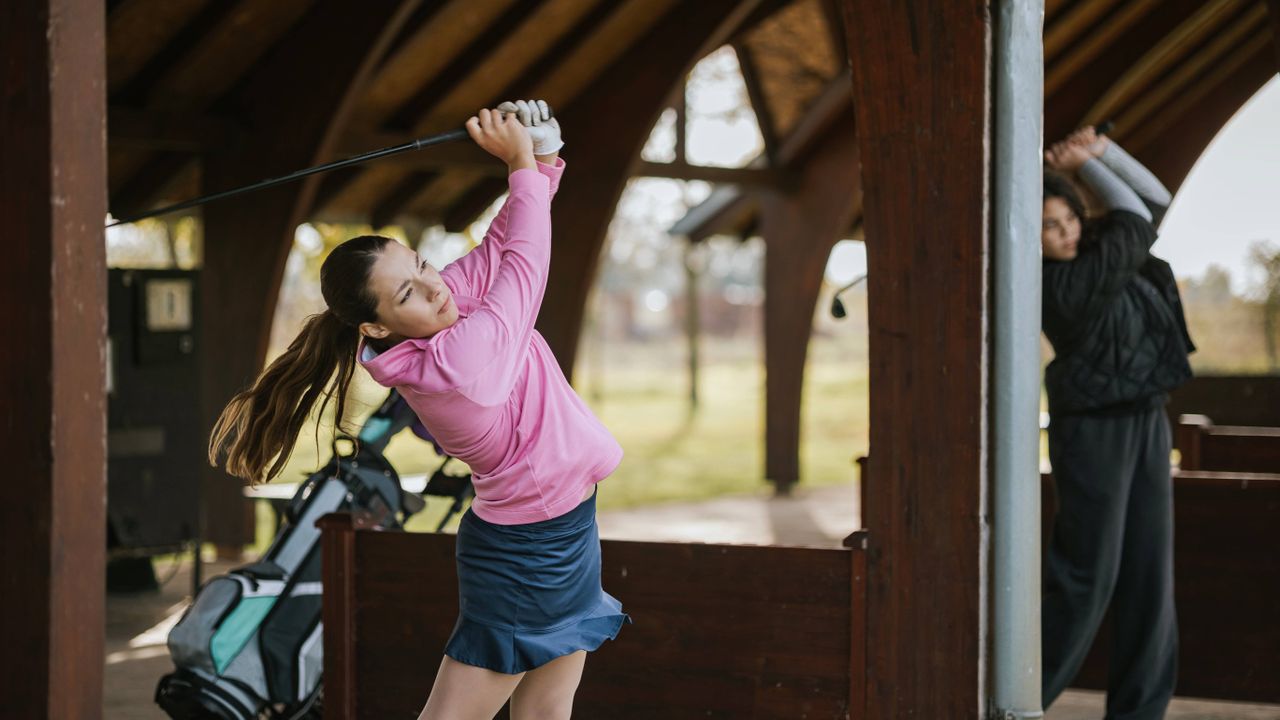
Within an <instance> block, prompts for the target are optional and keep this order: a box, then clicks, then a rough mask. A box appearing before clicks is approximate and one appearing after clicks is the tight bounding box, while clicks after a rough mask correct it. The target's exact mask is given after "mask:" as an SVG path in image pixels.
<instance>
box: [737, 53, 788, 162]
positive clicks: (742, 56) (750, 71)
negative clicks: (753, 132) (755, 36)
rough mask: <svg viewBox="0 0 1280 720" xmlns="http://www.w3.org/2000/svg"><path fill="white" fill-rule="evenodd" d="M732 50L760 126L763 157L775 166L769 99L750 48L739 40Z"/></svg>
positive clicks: (775, 142)
mask: <svg viewBox="0 0 1280 720" xmlns="http://www.w3.org/2000/svg"><path fill="white" fill-rule="evenodd" d="M733 51H734V52H735V53H737V55H738V67H739V68H740V69H741V70H742V82H743V84H744V85H746V87H747V99H748V100H750V101H751V109H752V110H753V111H754V112H755V115H756V125H758V126H759V127H760V137H761V138H763V139H764V155H765V158H766V159H767V160H768V163H769V165H770V166H771V167H777V165H778V131H777V126H776V124H775V123H774V121H773V113H772V112H771V111H770V110H769V99H768V98H767V97H766V96H765V94H764V91H763V90H762V89H761V87H760V74H759V72H758V71H757V70H756V63H755V58H754V57H752V55H751V50H750V48H748V47H747V46H746V45H745V44H743V43H741V42H734V43H733Z"/></svg>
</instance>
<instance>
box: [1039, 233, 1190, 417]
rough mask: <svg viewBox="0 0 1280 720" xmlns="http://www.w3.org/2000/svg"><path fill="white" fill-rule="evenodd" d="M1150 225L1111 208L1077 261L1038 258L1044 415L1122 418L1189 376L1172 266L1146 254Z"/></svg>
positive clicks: (1186, 343) (1155, 403)
mask: <svg viewBox="0 0 1280 720" xmlns="http://www.w3.org/2000/svg"><path fill="white" fill-rule="evenodd" d="M1155 241H1156V231H1155V228H1154V227H1153V226H1152V224H1151V222H1149V221H1147V220H1146V219H1144V218H1143V217H1141V216H1139V215H1136V214H1134V213H1131V212H1127V211H1123V210H1116V211H1112V212H1110V213H1108V214H1107V215H1106V216H1104V217H1103V218H1101V219H1099V220H1098V221H1097V225H1095V226H1094V227H1093V229H1092V240H1091V241H1090V242H1089V243H1088V245H1087V246H1086V245H1082V246H1081V249H1080V253H1079V255H1077V256H1076V259H1075V260H1071V261H1067V262H1058V261H1053V260H1045V261H1044V288H1043V314H1042V318H1041V322H1042V326H1043V328H1044V334H1045V336H1046V337H1048V338H1049V342H1050V343H1051V344H1052V345H1053V350H1054V355H1055V357H1054V359H1053V361H1052V362H1051V363H1049V367H1048V368H1047V369H1046V370H1045V390H1046V391H1047V393H1048V396H1049V412H1050V413H1051V414H1055V415H1063V414H1079V413H1104V414H1107V413H1124V412H1133V411H1140V410H1145V409H1149V408H1152V407H1156V406H1158V405H1161V404H1163V403H1164V401H1165V399H1166V393H1167V392H1168V391H1169V390H1172V389H1173V388H1175V387H1177V386H1178V385H1180V384H1182V383H1183V382H1184V381H1186V380H1187V379H1188V378H1190V377H1191V365H1190V364H1189V363H1188V362H1187V353H1189V352H1192V351H1194V350H1195V346H1194V345H1193V344H1192V342H1191V337H1190V335H1188V334H1187V323H1186V319H1185V318H1184V316H1183V312H1182V300H1181V299H1180V298H1179V297H1178V286H1177V284H1176V283H1175V281H1174V278H1173V270H1172V269H1171V268H1170V267H1169V263H1167V262H1165V261H1163V260H1161V259H1159V258H1157V257H1155V256H1153V255H1151V253H1150V252H1149V251H1150V248H1151V245H1152V244H1153V243H1154V242H1155Z"/></svg>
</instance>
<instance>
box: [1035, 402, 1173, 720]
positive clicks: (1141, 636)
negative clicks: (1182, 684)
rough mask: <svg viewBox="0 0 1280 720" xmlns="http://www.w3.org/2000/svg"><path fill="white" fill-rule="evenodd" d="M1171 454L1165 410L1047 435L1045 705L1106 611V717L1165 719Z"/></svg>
mask: <svg viewBox="0 0 1280 720" xmlns="http://www.w3.org/2000/svg"><path fill="white" fill-rule="evenodd" d="M1170 444H1171V437H1170V430H1169V421H1168V419H1167V418H1166V417H1165V414H1164V408H1156V409H1154V410H1150V411H1147V412H1144V413H1140V414H1136V415H1125V416H1120V417H1099V416H1088V415H1085V416H1066V417H1055V418H1053V420H1052V422H1051V423H1050V425H1049V459H1050V461H1051V462H1052V463H1053V475H1054V483H1055V486H1056V489H1057V499H1058V502H1057V516H1056V517H1055V519H1054V524H1053V539H1052V541H1051V542H1050V544H1049V549H1048V553H1047V555H1046V558H1045V569H1044V607H1043V615H1042V623H1043V629H1042V630H1043V641H1044V649H1043V665H1044V670H1043V686H1042V691H1043V699H1044V705H1045V707H1048V706H1049V704H1050V703H1052V702H1053V700H1054V699H1055V698H1057V696H1058V695H1059V693H1061V692H1062V691H1063V689H1065V688H1066V687H1067V685H1068V684H1069V683H1070V682H1071V681H1072V680H1073V679H1074V678H1075V675H1076V673H1077V672H1078V671H1079V670H1080V665H1081V664H1082V663H1083V662H1084V659H1085V655H1086V654H1087V653H1088V651H1089V647H1090V646H1091V645H1092V644H1093V638H1094V635H1095V634H1096V633H1097V631H1098V625H1099V624H1100V623H1101V622H1102V617H1103V614H1104V613H1105V612H1106V610H1107V605H1108V603H1109V604H1110V606H1111V625H1112V631H1113V632H1112V645H1111V652H1110V662H1109V667H1110V671H1109V676H1108V679H1107V715H1106V717H1107V718H1108V719H1109V720H1121V719H1122V718H1123V719H1124V720H1129V719H1131V718H1161V717H1163V716H1164V711H1165V707H1166V706H1167V705H1168V704H1169V699H1170V698H1171V697H1172V696H1173V686H1174V680H1175V677H1176V675H1177V656H1178V628H1177V622H1176V619H1175V616H1174V608H1173V487H1172V482H1171V480H1170V476H1169V450H1170Z"/></svg>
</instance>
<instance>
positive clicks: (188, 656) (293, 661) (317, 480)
mask: <svg viewBox="0 0 1280 720" xmlns="http://www.w3.org/2000/svg"><path fill="white" fill-rule="evenodd" d="M411 426H412V427H413V429H414V432H415V434H417V435H418V436H419V437H422V438H423V439H425V440H428V441H431V442H432V444H435V442H434V440H433V439H432V438H431V437H430V435H428V434H427V432H426V430H425V428H422V427H421V424H420V423H417V418H416V416H415V415H414V414H413V410H412V409H411V408H409V407H408V404H407V403H405V402H404V400H403V399H401V398H400V397H399V395H398V394H397V393H396V392H395V391H394V390H393V391H392V392H391V394H390V396H389V397H388V398H387V400H386V401H385V402H384V403H383V404H382V406H381V407H379V408H378V410H377V412H375V413H374V414H373V415H372V416H370V418H369V419H368V420H367V421H366V422H365V425H364V427H363V428H362V429H361V432H360V434H359V442H358V443H356V450H355V452H353V453H352V454H350V455H339V456H337V457H334V458H333V459H332V460H330V461H329V464H328V465H327V466H325V467H324V468H322V469H320V470H317V471H316V472H314V473H312V474H311V475H310V476H309V477H307V479H306V480H305V481H304V482H303V483H302V484H301V485H300V486H299V487H298V490H297V492H296V493H295V494H294V496H293V498H292V500H290V501H289V503H288V507H287V508H286V509H285V511H284V513H283V516H284V524H283V525H282V527H281V529H280V531H279V533H278V534H277V535H276V538H275V539H274V541H273V542H272V543H271V546H270V547H269V548H268V550H267V551H266V552H265V553H264V554H263V556H262V558H261V559H259V560H258V561H257V562H255V563H251V564H249V565H244V566H242V567H238V568H235V569H233V570H231V571H230V572H228V573H227V574H225V575H220V576H218V577H214V578H212V579H210V580H209V581H208V582H206V583H205V584H204V585H203V586H201V588H200V590H199V592H198V593H197V594H196V596H195V599H194V601H193V602H192V604H191V606H190V607H189V608H188V609H187V611H186V612H185V613H184V614H183V615H182V617H181V619H179V620H178V622H177V624H176V625H174V627H173V629H172V630H171V631H170V632H169V642H168V646H169V653H170V656H171V657H172V659H173V663H174V665H175V670H174V672H172V673H170V674H168V675H165V676H164V677H163V678H161V680H160V683H159V685H158V686H157V687H156V695H155V700H156V703H157V704H158V705H159V706H160V707H161V708H162V709H163V710H164V711H165V712H167V713H168V714H169V716H170V717H171V718H174V720H215V719H216V720H259V719H272V720H283V719H285V718H288V719H291V720H292V719H298V720H301V719H302V718H313V719H317V718H320V717H321V695H322V686H321V670H322V667H323V663H324V657H323V645H322V636H323V628H322V626H321V622H320V609H321V566H320V542H319V541H320V530H319V529H318V528H317V527H316V520H318V519H319V518H320V517H322V516H323V515H325V514H327V513H331V512H335V511H342V510H351V511H358V512H363V513H368V514H369V515H371V516H372V518H373V520H374V521H375V522H376V524H377V526H378V527H380V528H386V529H402V528H403V525H404V522H405V521H406V520H407V519H408V518H409V517H410V516H411V515H413V514H414V513H416V512H418V511H420V510H422V509H423V507H424V506H425V503H424V501H423V499H422V497H421V496H419V495H418V494H416V493H412V492H407V491H406V490H405V489H404V488H403V487H402V486H401V482H400V477H399V475H397V474H396V471H395V469H394V468H392V467H391V464H390V463H388V462H387V461H386V459H385V458H384V457H383V454H382V453H383V450H384V449H385V448H386V445H387V443H388V442H390V440H391V437H392V436H393V435H395V434H396V433H398V432H400V431H401V430H403V429H404V428H406V427H411ZM436 448H437V451H439V445H438V444H436ZM445 462H446V463H447V462H448V460H447V459H446V461H445ZM443 469H444V466H443V465H441V468H440V469H439V470H437V471H436V473H435V475H434V476H433V477H432V479H431V481H430V482H428V483H427V487H426V488H424V491H425V492H426V493H429V494H439V495H449V496H452V497H453V498H454V504H453V507H452V508H451V509H450V511H449V514H448V515H446V517H445V520H444V521H443V522H441V524H440V527H441V528H443V527H444V525H445V523H447V522H448V520H449V518H450V517H452V515H453V514H454V513H456V512H458V510H460V509H461V507H462V505H463V504H464V503H465V501H466V499H467V498H468V497H469V496H470V493H471V484H470V477H469V476H466V477H454V476H447V475H445V474H444V472H443Z"/></svg>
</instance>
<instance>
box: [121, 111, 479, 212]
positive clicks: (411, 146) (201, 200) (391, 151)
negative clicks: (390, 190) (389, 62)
mask: <svg viewBox="0 0 1280 720" xmlns="http://www.w3.org/2000/svg"><path fill="white" fill-rule="evenodd" d="M466 137H467V131H466V129H465V128H464V129H460V130H451V131H449V132H446V133H440V134H439V135H432V136H430V137H425V138H421V139H418V140H413V141H411V142H407V143H404V144H402V145H393V146H391V147H385V148H382V149H380V150H372V151H370V152H367V153H362V154H360V155H355V156H353V157H349V158H346V159H345V160H335V161H333V162H329V163H325V164H323V165H316V166H314V167H309V168H306V169H303V170H298V171H297V172H293V173H290V174H288V175H285V176H283V177H278V178H270V179H267V180H262V181H260V182H256V183H254V184H252V185H245V186H244V187H238V188H234V189H232V190H223V191H222V192H217V193H213V194H211V195H204V196H201V197H198V198H195V199H194V200H187V201H184V202H180V203H177V204H174V205H168V206H166V207H162V208H157V209H155V210H149V211H147V212H144V213H138V214H135V215H129V216H126V217H122V218H119V219H117V220H116V221H114V222H112V223H109V224H108V225H107V227H115V226H116V225H123V224H125V223H131V222H137V221H138V220H143V219H146V218H149V217H155V216H157V215H165V214H168V213H171V212H176V211H178V210H186V209H187V208H191V207H195V206H197V205H203V204H205V203H207V202H211V201H213V200H222V199H223V198H229V197H232V196H235V195H240V194H242V193H247V192H253V191H254V190H264V189H266V188H269V187H275V186H276V185H282V184H284V183H287V182H293V181H294V180H298V179H300V178H304V177H306V176H308V175H314V174H316V173H321V172H325V171H328V170H337V169H338V168H344V167H348V166H350V165H358V164H360V163H362V162H368V161H369V160H377V159H378V158H384V157H388V156H391V155H397V154H399V153H402V152H408V151H410V150H421V149H422V148H424V147H428V146H431V145H440V144H441V143H447V142H452V141H454V140H462V139H463V138H466Z"/></svg>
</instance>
